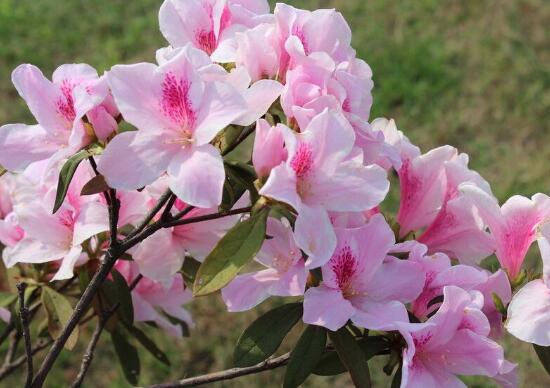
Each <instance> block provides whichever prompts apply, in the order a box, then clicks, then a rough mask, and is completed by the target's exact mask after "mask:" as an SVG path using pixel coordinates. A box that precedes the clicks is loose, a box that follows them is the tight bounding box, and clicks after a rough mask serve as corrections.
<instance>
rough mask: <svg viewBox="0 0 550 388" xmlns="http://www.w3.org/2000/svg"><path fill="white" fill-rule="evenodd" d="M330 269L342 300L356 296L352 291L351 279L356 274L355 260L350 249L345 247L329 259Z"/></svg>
mask: <svg viewBox="0 0 550 388" xmlns="http://www.w3.org/2000/svg"><path fill="white" fill-rule="evenodd" d="M330 267H331V269H332V272H333V273H334V276H335V278H336V283H337V284H338V288H339V289H340V290H341V291H342V293H343V295H344V298H349V297H351V296H353V295H356V294H357V292H356V291H355V290H354V289H353V279H354V277H355V273H356V272H357V259H356V258H355V256H354V255H353V252H352V251H351V248H350V247H349V246H348V245H346V246H345V247H344V248H342V249H341V250H340V252H338V254H337V255H336V256H334V257H333V258H332V259H331V266H330Z"/></svg>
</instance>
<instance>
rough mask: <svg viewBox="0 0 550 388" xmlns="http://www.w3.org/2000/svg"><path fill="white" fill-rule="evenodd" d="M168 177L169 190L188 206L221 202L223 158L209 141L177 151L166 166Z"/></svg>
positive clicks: (223, 176) (213, 204) (202, 206)
mask: <svg viewBox="0 0 550 388" xmlns="http://www.w3.org/2000/svg"><path fill="white" fill-rule="evenodd" d="M168 176H169V177H170V179H169V185H170V188H171V189H172V192H173V193H174V194H176V195H177V196H178V198H179V199H181V200H182V201H184V202H186V203H187V204H189V205H192V206H197V207H201V208H209V207H213V206H217V205H219V204H220V203H221V201H222V194H223V184H224V180H225V170H224V167H223V159H222V157H221V155H220V152H219V151H218V149H217V148H215V147H214V146H212V145H210V144H205V145H203V146H200V147H192V148H190V149H183V150H181V151H180V152H178V153H177V155H176V156H175V157H174V159H172V161H171V162H170V165H169V166H168Z"/></svg>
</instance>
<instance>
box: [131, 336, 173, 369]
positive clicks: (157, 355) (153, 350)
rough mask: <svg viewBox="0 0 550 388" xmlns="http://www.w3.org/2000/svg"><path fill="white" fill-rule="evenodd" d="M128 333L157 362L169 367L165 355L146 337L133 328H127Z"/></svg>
mask: <svg viewBox="0 0 550 388" xmlns="http://www.w3.org/2000/svg"><path fill="white" fill-rule="evenodd" d="M128 332H129V333H130V334H131V335H132V336H134V338H135V339H136V340H138V342H139V343H140V344H141V345H142V346H143V347H144V348H145V349H147V350H148V351H149V353H151V354H152V355H153V356H154V357H155V358H156V359H157V360H159V361H160V362H162V363H163V364H165V365H168V366H170V361H169V360H168V357H167V356H166V354H165V353H164V352H163V351H162V350H160V349H159V348H158V346H157V345H156V344H155V343H154V342H153V341H152V340H151V339H150V338H149V337H147V335H146V334H145V333H144V332H143V331H141V330H140V329H138V328H137V327H135V326H132V327H128Z"/></svg>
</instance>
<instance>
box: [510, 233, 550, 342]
mask: <svg viewBox="0 0 550 388" xmlns="http://www.w3.org/2000/svg"><path fill="white" fill-rule="evenodd" d="M538 245H539V249H540V253H541V256H542V265H543V271H542V278H541V279H537V280H533V281H531V282H529V283H527V284H526V285H525V286H523V287H522V288H521V289H520V290H519V291H518V293H517V294H515V295H514V297H513V298H512V302H511V303H510V305H509V306H508V321H507V322H506V329H507V330H508V332H510V333H511V334H512V335H513V336H515V337H517V338H519V339H520V340H522V341H525V342H530V343H534V344H537V345H540V346H550V224H545V225H544V226H542V227H541V233H540V237H539V238H538Z"/></svg>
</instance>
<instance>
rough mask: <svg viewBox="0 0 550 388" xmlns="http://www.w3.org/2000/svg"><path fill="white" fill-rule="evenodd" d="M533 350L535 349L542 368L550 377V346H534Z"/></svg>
mask: <svg viewBox="0 0 550 388" xmlns="http://www.w3.org/2000/svg"><path fill="white" fill-rule="evenodd" d="M533 348H534V349H535V352H536V353H537V356H538V358H539V360H540V362H541V364H542V366H543V367H544V369H545V370H546V373H548V374H549V375H550V346H539V345H536V344H533Z"/></svg>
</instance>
